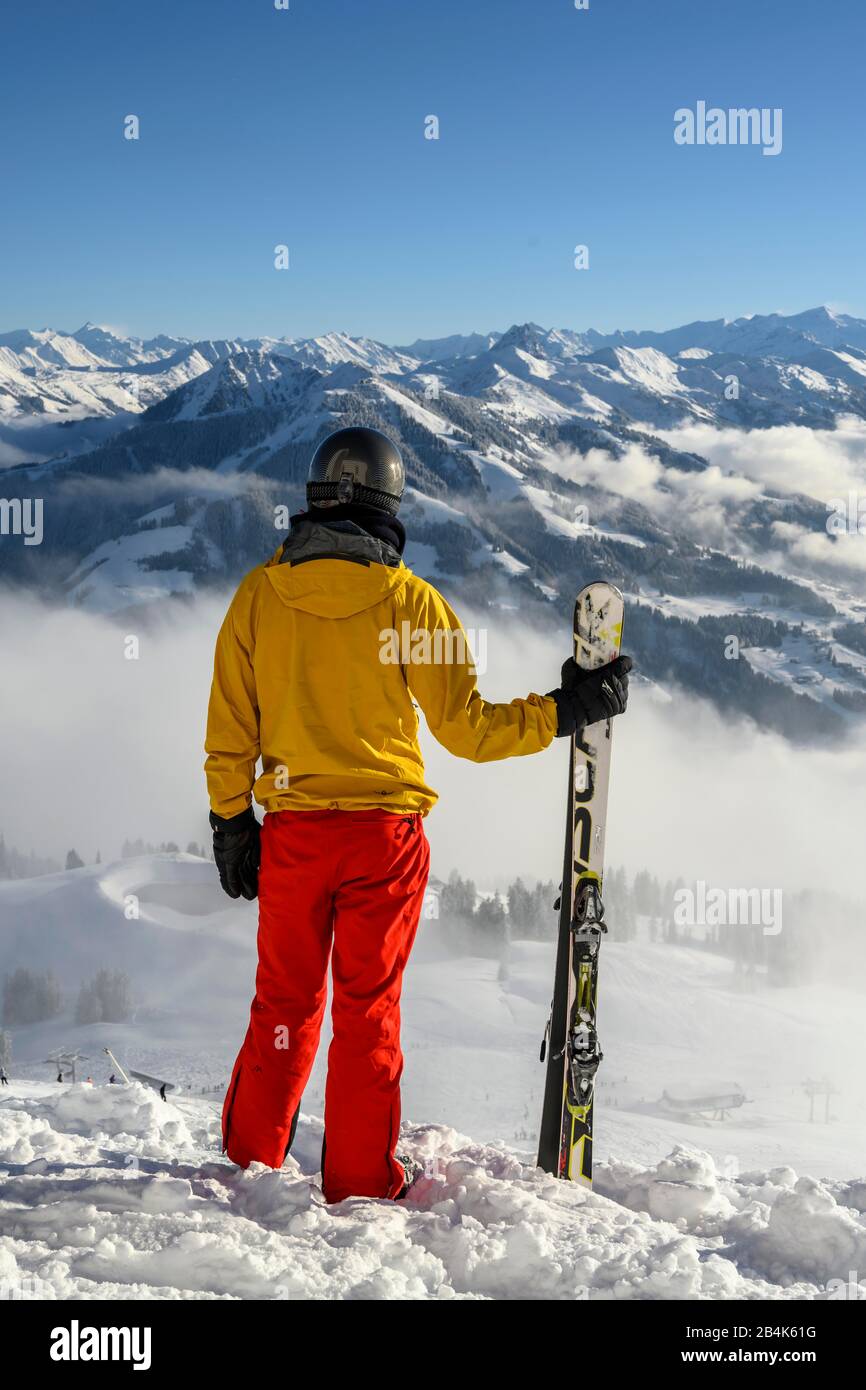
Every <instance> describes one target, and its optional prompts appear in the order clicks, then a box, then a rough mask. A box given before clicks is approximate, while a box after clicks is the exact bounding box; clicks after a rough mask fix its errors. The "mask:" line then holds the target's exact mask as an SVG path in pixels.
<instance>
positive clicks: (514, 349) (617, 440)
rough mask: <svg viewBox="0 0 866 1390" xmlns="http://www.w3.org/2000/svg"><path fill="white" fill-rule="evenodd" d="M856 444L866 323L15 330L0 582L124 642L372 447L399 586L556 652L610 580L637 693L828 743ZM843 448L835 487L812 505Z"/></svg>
mask: <svg viewBox="0 0 866 1390" xmlns="http://www.w3.org/2000/svg"><path fill="white" fill-rule="evenodd" d="M864 422H866V320H861V319H856V318H853V317H851V316H849V315H845V314H839V313H835V312H833V311H831V310H829V309H826V308H819V309H814V310H809V311H807V312H805V313H801V314H795V315H792V316H784V315H780V314H770V315H756V316H753V317H749V318H740V319H734V320H731V321H728V320H715V321H710V322H695V323H691V324H687V325H684V326H683V327H680V328H674V329H670V330H666V331H662V332H632V331H628V332H619V331H618V332H615V333H611V334H601V333H598V332H596V331H594V330H588V331H586V332H583V333H581V332H576V331H573V330H571V329H545V328H542V327H539V326H538V325H536V324H532V323H526V324H515V325H513V326H511V327H510V328H508V329H507V331H505V332H501V333H500V332H496V333H494V332H491V333H474V334H469V335H466V336H462V335H452V336H449V337H446V338H443V339H437V340H430V339H427V340H421V339H419V340H417V341H416V342H414V343H412V344H409V345H404V346H390V345H387V344H384V343H380V342H376V341H374V340H372V339H368V338H359V337H352V336H349V335H347V334H345V333H328V334H326V335H324V336H322V337H316V338H308V339H292V338H260V339H252V340H243V341H242V340H236V339H222V340H208V341H190V340H186V339H181V338H175V337H171V336H166V335H161V336H158V337H155V338H151V339H146V340H142V339H138V338H134V337H128V336H124V335H122V334H121V333H119V332H115V331H113V330H111V329H109V328H106V327H100V326H98V325H95V324H92V323H87V324H85V325H84V326H83V327H82V328H80V329H78V330H77V331H76V332H74V333H64V332H55V331H53V330H50V329H43V330H39V331H31V330H29V329H23V330H20V331H16V332H12V333H6V334H2V335H0V467H2V468H3V493H4V497H5V499H6V504H7V506H8V505H10V504H14V502H15V499H22V500H23V499H34V498H40V499H43V501H44V538H43V540H42V543H41V544H40V545H38V546H32V545H31V546H28V545H24V544H23V543H22V537H21V535H16V534H14V533H13V534H6V532H7V531H12V532H14V527H12V526H4V528H3V530H4V534H2V535H0V574H2V575H3V577H4V579H6V580H7V581H8V582H11V583H13V584H23V585H26V586H28V587H30V588H35V589H36V590H38V591H39V592H41V593H43V594H45V595H47V596H49V597H52V598H56V597H57V596H58V595H61V596H62V597H63V598H64V599H68V600H69V601H71V602H74V603H77V604H81V605H84V606H86V607H89V608H92V609H95V610H98V611H101V612H104V613H109V614H118V615H120V614H123V615H124V616H125V615H128V614H129V613H130V612H136V613H140V614H141V613H145V612H146V610H147V609H148V608H149V607H150V606H151V605H153V604H155V603H164V602H165V601H166V600H169V599H171V600H177V599H184V598H185V599H189V598H190V597H191V596H193V595H194V594H195V593H196V592H197V591H199V590H201V589H202V588H204V587H211V586H214V585H218V586H220V587H222V588H226V587H228V586H229V585H231V584H232V583H234V582H235V581H236V580H237V579H238V578H239V577H240V575H241V574H242V573H243V572H244V571H245V570H246V569H248V568H250V567H251V566H252V565H253V564H255V563H257V562H258V561H259V560H261V559H262V558H263V557H264V556H265V555H267V554H268V553H270V552H272V551H273V549H274V548H275V547H276V544H277V543H278V541H279V539H280V537H281V535H282V534H283V531H284V529H285V514H286V510H288V511H292V510H296V509H297V508H298V507H299V506H300V505H302V499H303V479H304V476H305V472H306V466H307V462H308V459H309V456H310V453H311V450H312V447H313V445H314V444H315V442H316V441H317V440H318V439H320V438H321V437H322V436H323V435H324V434H325V433H326V432H327V431H328V430H330V429H333V428H336V427H338V426H339V425H340V424H342V423H365V424H371V425H375V426H378V427H379V428H382V429H385V430H387V431H388V432H389V433H391V434H392V435H394V436H395V437H396V438H397V439H398V441H399V443H400V445H401V448H402V449H403V451H404V455H405V458H406V461H407V464H408V470H409V480H410V484H411V486H410V490H409V494H408V497H407V501H406V506H405V517H406V522H407V527H408V530H409V534H410V542H411V543H410V547H409V551H408V552H407V559H408V561H409V563H410V564H412V565H413V567H415V568H416V569H418V570H419V572H420V573H422V574H424V575H425V576H427V577H429V578H431V579H432V580H433V581H434V582H436V583H437V584H438V585H439V586H440V587H442V588H443V589H445V590H446V592H450V593H451V594H452V595H453V596H454V598H455V599H456V600H459V602H460V603H462V604H463V605H464V606H466V605H468V606H470V607H471V608H472V610H473V611H475V612H477V611H478V610H482V611H483V610H485V609H486V610H489V609H490V608H491V607H496V608H499V609H503V608H504V609H512V610H513V609H516V610H519V612H520V614H521V615H522V616H523V617H524V618H525V619H526V620H527V621H529V622H531V623H532V624H533V625H535V626H539V627H541V628H545V627H548V628H550V629H551V630H553V628H557V629H558V630H560V631H561V630H562V625H563V623H564V622H566V623H567V621H568V619H567V613H568V610H569V608H570V604H571V602H572V599H573V595H574V593H575V591H576V590H577V588H579V587H580V585H581V584H582V583H584V582H585V581H586V579H587V578H589V577H594V576H596V575H602V574H603V575H605V576H607V577H609V578H611V579H613V580H614V581H616V582H618V583H619V584H620V585H621V586H622V587H623V588H624V589H625V590H626V591H627V593H628V595H629V599H630V602H629V607H630V616H629V637H630V641H629V645H630V647H631V649H632V650H633V651H634V652H635V655H636V656H637V658H638V661H639V662H640V664H641V667H642V670H643V671H644V673H645V674H646V675H648V676H649V677H651V678H652V679H654V680H656V681H657V682H660V683H663V684H664V683H666V682H668V681H676V682H678V683H680V684H682V685H685V686H686V687H687V688H690V689H694V690H698V691H701V692H702V693H705V694H708V695H710V696H711V697H712V698H713V699H714V700H715V701H716V703H718V704H720V705H721V706H722V707H733V708H736V709H738V710H741V711H745V712H748V713H749V714H750V715H752V716H753V717H754V718H756V719H757V720H758V721H759V722H760V723H763V724H769V725H772V726H775V727H778V728H780V729H781V730H783V731H784V732H785V733H786V734H788V735H790V736H791V737H794V738H798V739H812V738H838V737H840V736H842V734H843V733H844V729H845V726H846V723H847V722H848V721H849V720H851V719H858V718H860V717H862V715H863V712H864V710H866V627H864V622H863V616H864V614H866V602H864V599H866V595H864V593H863V592H862V577H863V573H864V566H863V562H862V559H861V557H860V554H859V551H858V549H857V545H856V539H854V541H853V543H852V544H848V541H850V540H851V539H852V538H851V537H850V536H835V535H831V534H829V532H828V528H827V515H828V505H829V504H830V501H831V499H833V498H834V497H836V496H837V495H838V493H839V489H840V487H841V485H842V481H850V473H851V468H853V469H854V470H855V471H856V468H857V467H858V466H861V467H862V465H857V464H856V458H857V457H858V444H859V441H860V438H861V435H862V437H863V438H866V423H864ZM792 431H793V432H794V434H793V435H792V434H791V432H792ZM786 432H787V433H786ZM780 439H782V440H784V441H785V443H786V447H787V448H788V449H789V451H790V456H791V459H792V464H791V466H790V467H789V466H788V464H787V462H786V461H785V458H784V457H783V458H782V463H781V465H780V464H779V460H778V457H777V455H778V446H779V440H780ZM843 446H844V447H843ZM840 447H842V448H843V452H845V455H846V458H849V457H850V458H852V459H854V460H855V462H854V463H852V464H851V467H850V468H848V470H847V472H846V471H845V469H842V470H841V471H840V469H838V468H836V469H835V470H834V469H824V471H822V467H821V465H820V459H818V462H817V463H816V465H815V467H814V468H812V469H811V471H810V473H809V475H808V477H804V471H803V467H802V459H803V458H804V457H805V456H806V455H807V454H809V452H810V451H813V450H814V451H817V454H820V452H821V450H822V449H823V450H824V451H825V452H826V451H828V450H832V449H835V450H836V452H837V453H838V451H839V449H840ZM862 453H863V451H862V449H860V450H859V457H860V458H861V459H862ZM840 480H841V481H840ZM275 522H276V524H275ZM281 528H282V529H281ZM732 635H733V636H735V637H736V638H737V639H738V641H739V643H740V646H741V648H742V655H743V657H744V658H745V659H743V660H739V661H732V660H730V658H729V656H727V655H726V654H725V639H727V638H728V637H730V636H732Z"/></svg>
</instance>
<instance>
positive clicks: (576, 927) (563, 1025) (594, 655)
mask: <svg viewBox="0 0 866 1390" xmlns="http://www.w3.org/2000/svg"><path fill="white" fill-rule="evenodd" d="M623 611H624V604H623V597H622V594H621V593H620V591H619V590H618V589H616V588H614V586H613V585H612V584H605V583H595V584H588V585H587V586H586V588H585V589H582V590H581V592H580V593H579V594H578V596H577V601H576V603H575V607H574V659H575V661H576V662H577V664H578V665H579V666H582V667H584V668H586V669H588V670H594V669H595V668H596V667H598V666H605V665H606V664H607V663H608V662H609V661H613V660H614V658H615V657H616V656H618V655H619V651H620V645H621V642H622V623H623ZM610 751H611V721H610V720H609V719H608V720H602V721H601V722H600V723H598V724H593V725H590V726H589V727H588V728H586V729H583V730H578V733H577V735H576V736H575V737H574V738H572V740H571V756H570V758H569V771H568V795H567V801H566V827H565V855H564V859H563V871H562V893H561V896H560V900H559V904H558V906H559V933H558V938H557V951H556V971H555V975H554V987H553V1000H552V1002H551V1008H550V1019H549V1021H548V1025H547V1031H546V1033H545V1038H544V1042H543V1043H542V1047H541V1060H542V1061H544V1060H545V1058H546V1060H547V1075H546V1079H545V1088H544V1106H543V1110H542V1118H541V1130H540V1135H539V1144H538V1165H539V1167H540V1168H544V1169H545V1170H546V1171H547V1172H548V1173H554V1174H555V1175H556V1176H557V1177H560V1178H566V1179H570V1180H571V1181H576V1182H583V1183H591V1182H592V1136H593V1101H594V1097H595V1078H596V1073H597V1071H598V1068H599V1064H600V1063H601V1061H602V1056H603V1054H602V1051H601V1047H600V1045H599V1040H598V1032H597V1028H596V1009H597V1001H598V959H599V949H600V946H601V940H602V937H603V935H604V933H605V931H606V930H607V927H606V925H605V922H604V905H603V902H602V876H603V871H604V829H605V821H606V817H607V793H608V782H609V778H610Z"/></svg>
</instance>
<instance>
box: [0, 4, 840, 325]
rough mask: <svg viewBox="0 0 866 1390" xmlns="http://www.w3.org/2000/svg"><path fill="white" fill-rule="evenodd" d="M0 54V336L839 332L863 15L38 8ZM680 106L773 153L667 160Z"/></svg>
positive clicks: (695, 152)
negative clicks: (712, 325) (759, 141)
mask: <svg viewBox="0 0 866 1390" xmlns="http://www.w3.org/2000/svg"><path fill="white" fill-rule="evenodd" d="M3 38H4V43H3V54H2V57H0V112H2V128H3V131H4V139H3V145H2V155H0V160H2V186H3V191H4V194H5V195H6V200H7V207H6V210H5V212H4V215H3V217H2V219H0V329H2V330H8V329H11V328H16V327H21V326H25V325H26V326H28V327H41V326H43V325H46V324H48V325H51V326H53V327H57V328H66V329H73V328H76V327H78V326H79V325H80V324H81V323H82V322H84V320H86V319H88V318H89V319H92V320H94V321H96V322H104V323H110V324H113V325H117V326H119V327H121V328H123V329H125V330H126V331H128V332H131V333H136V334H140V335H142V336H148V335H150V334H153V333H157V332H170V333H178V334H182V335H184V336H189V337H206V336H207V337H216V336H225V335H238V336H254V335H257V334H266V333H269V334H287V335H291V336H298V335H308V334H312V333H322V332H326V331H329V330H332V329H344V330H346V331H348V332H351V333H365V334H368V335H370V336H373V337H378V338H382V339H384V340H386V341H390V342H408V341H411V340H412V339H413V338H415V337H416V336H419V335H421V336H425V337H426V336H434V335H439V334H444V333H451V332H467V331H471V330H481V331H485V330H488V329H491V328H505V327H507V325H508V324H510V323H512V322H515V321H524V320H527V319H532V320H535V321H536V322H539V323H542V324H544V325H557V326H568V327H575V328H586V327H589V326H593V327H596V328H598V329H601V330H612V329H614V328H616V327H636V328H640V327H666V326H670V325H672V324H675V323H681V322H684V321H687V320H690V319H694V318H714V317H720V316H728V317H732V316H735V315H737V314H741V313H749V312H770V311H772V310H781V311H783V312H795V311H797V310H800V309H804V308H808V307H811V306H812V305H814V304H818V303H822V302H823V303H831V304H833V305H834V306H836V307H838V308H841V309H844V310H845V311H847V312H850V313H855V314H861V315H864V316H866V285H864V271H863V249H862V248H863V240H864V235H863V234H864V221H866V218H864V213H866V191H864V178H863V168H864V111H863V88H864V84H863V76H862V59H863V53H864V51H866V6H864V5H863V3H862V0H833V2H832V3H826V0H825V3H824V4H818V3H815V2H814V0H716V3H714V4H709V3H697V2H696V0H656V3H652V0H590V8H589V10H588V11H587V12H579V11H577V10H575V8H574V4H573V0H524V3H518V0H437V3H436V4H432V5H430V4H425V3H423V0H364V3H361V0H290V9H289V10H288V11H287V12H282V11H276V10H275V9H274V7H273V2H272V0H183V3H180V4H178V3H177V0H170V2H169V0H149V3H148V4H146V5H138V6H134V5H130V4H125V5H124V4H120V3H118V0H87V3H86V4H85V5H71V4H69V3H68V0H42V3H40V4H39V5H33V6H21V5H19V6H14V7H12V8H11V9H8V10H7V11H6V14H5V17H4V33H3ZM698 100H705V101H707V103H708V104H709V105H718V106H721V107H725V108H727V107H728V106H758V107H771V108H774V107H781V108H782V110H783V113H784V114H783V136H784V144H783V150H782V153H781V154H780V155H779V156H777V157H775V158H774V157H767V156H764V155H763V154H762V152H761V150H760V149H759V148H755V147H742V146H729V147H717V148H711V147H707V146H704V147H697V146H693V147H680V146H677V145H676V144H675V143H674V140H673V128H674V111H675V110H676V109H677V108H678V107H683V106H691V107H694V106H695V103H696V102H697V101H698ZM129 113H134V114H136V115H138V116H139V117H140V119H141V139H140V140H139V141H137V142H131V141H126V140H124V139H123V138H122V122H123V118H124V117H125V116H126V115H127V114H129ZM430 114H435V115H436V116H438V118H439V120H440V122H441V129H440V139H439V140H438V141H430V140H425V139H424V124H423V123H424V118H425V117H426V116H428V115H430ZM277 243H286V244H288V246H289V248H290V254H291V269H290V270H289V271H287V272H277V271H275V270H274V269H273V248H274V246H275V245H276V244H277ZM577 243H583V244H586V245H588V247H589V251H590V268H589V270H588V271H576V270H575V269H574V268H573V265H572V252H573V248H574V246H575V245H576V244H577Z"/></svg>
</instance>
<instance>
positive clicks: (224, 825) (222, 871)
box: [210, 806, 261, 902]
mask: <svg viewBox="0 0 866 1390" xmlns="http://www.w3.org/2000/svg"><path fill="white" fill-rule="evenodd" d="M210 823H211V829H212V830H213V857H214V859H215V860H216V866H217V869H218V870H219V876H220V883H221V884H222V888H223V892H224V893H228V895H229V897H230V898H247V899H249V901H250V902H251V901H252V900H253V898H255V897H256V896H257V895H258V891H259V863H260V862H261V849H260V843H259V841H260V835H261V827H260V825H259V823H258V821H257V820H256V818H255V816H254V815H253V808H252V806H248V807H247V809H246V810H245V811H241V813H240V815H239V816H231V817H230V818H229V819H228V820H224V819H223V817H222V816H217V815H215V814H214V812H213V811H211V813H210Z"/></svg>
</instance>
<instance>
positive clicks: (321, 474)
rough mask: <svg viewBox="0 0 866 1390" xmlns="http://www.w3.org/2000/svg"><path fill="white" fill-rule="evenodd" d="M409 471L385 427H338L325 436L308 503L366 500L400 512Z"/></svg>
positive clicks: (313, 468)
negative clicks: (371, 428) (382, 429)
mask: <svg viewBox="0 0 866 1390" xmlns="http://www.w3.org/2000/svg"><path fill="white" fill-rule="evenodd" d="M405 485H406V474H405V470H404V468H403V460H402V458H401V457H400V450H399V449H398V448H397V445H396V444H394V443H393V442H392V440H390V439H389V438H388V436H387V434H383V433H382V431H381V430H370V429H364V428H360V427H359V428H356V429H346V430H336V431H335V432H334V434H329V435H328V437H327V439H323V440H322V442H321V444H320V445H319V447H318V449H317V450H316V452H315V453H314V454H313V461H312V463H311V464H310V471H309V473H308V474H307V504H308V506H311V507H339V506H340V504H341V503H345V502H363V503H365V504H366V505H367V506H368V507H379V508H380V509H381V510H382V511H385V512H390V513H391V515H392V516H396V515H397V509H398V507H399V506H400V499H401V497H402V496H403V488H404V487H405Z"/></svg>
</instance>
